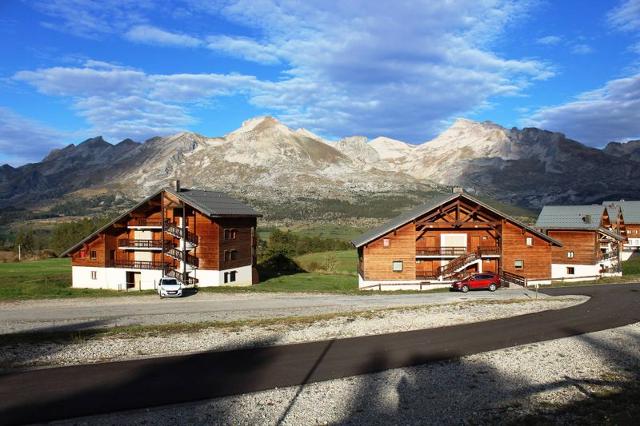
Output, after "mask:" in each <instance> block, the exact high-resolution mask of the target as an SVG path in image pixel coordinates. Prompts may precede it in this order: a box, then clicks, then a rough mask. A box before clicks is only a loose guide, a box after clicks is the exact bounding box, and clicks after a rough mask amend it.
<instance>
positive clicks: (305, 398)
mask: <svg viewBox="0 0 640 426" xmlns="http://www.w3.org/2000/svg"><path fill="white" fill-rule="evenodd" d="M639 371H640V323H636V324H633V325H629V326H625V327H620V328H616V329H611V330H605V331H600V332H596V333H589V334H584V335H580V336H575V337H569V338H563V339H558V340H552V341H546V342H541V343H535V344H528V345H522V346H516V347H512V348H508V349H503V350H496V351H492V352H485V353H481V354H477V355H471V356H465V357H462V358H460V359H457V360H453V361H448V362H441V363H436V364H429V365H423V366H419V367H411V368H400V369H394V370H387V371H384V372H382V373H376V374H368V375H361V376H355V377H347V378H343V379H337V380H330V381H326V382H319V383H313V384H307V385H303V386H296V387H288V388H283V389H274V390H269V391H263V392H256V393H252V394H245V395H238V396H232V397H224V398H218V399H213V400H206V401H199V402H195V403H188V404H180V405H173V406H164V407H159V408H148V409H144V410H135V411H129V412H123V413H115V414H109V415H101V416H92V417H86V418H80V419H74V420H73V421H65V422H57V423H55V424H81V425H111V424H156V425H173V424H246V425H263V424H264V425H272V424H279V423H280V424H290V425H300V424H407V425H409V424H438V425H441V424H452V425H459V424H495V423H507V422H514V423H519V422H521V419H522V418H523V416H526V415H535V416H536V417H535V418H536V422H535V423H538V422H541V421H544V422H545V423H546V424H594V422H597V420H594V418H591V417H590V416H592V415H593V414H595V413H594V412H593V408H590V409H589V410H590V411H588V412H587V416H586V417H585V416H584V413H583V414H582V417H580V414H579V412H575V411H574V410H573V409H572V410H563V411H561V412H560V413H558V411H557V410H558V409H559V408H562V407H565V406H567V405H569V404H580V402H584V401H588V400H590V399H591V398H592V397H594V396H597V395H606V394H608V393H612V392H618V391H620V390H624V389H625V388H626V387H628V386H629V385H630V383H631V382H634V381H636V382H637V380H638V378H639V376H638V372H639ZM606 414H607V415H611V414H613V413H612V412H610V411H607V412H606ZM628 421H632V419H628Z"/></svg>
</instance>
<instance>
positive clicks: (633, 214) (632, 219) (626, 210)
mask: <svg viewBox="0 0 640 426" xmlns="http://www.w3.org/2000/svg"><path fill="white" fill-rule="evenodd" d="M602 204H603V205H605V206H610V205H614V206H619V207H620V208H621V209H622V218H623V219H624V223H626V224H629V223H632V224H640V201H623V200H621V201H605V202H603V203H602Z"/></svg>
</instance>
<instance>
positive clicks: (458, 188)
mask: <svg viewBox="0 0 640 426" xmlns="http://www.w3.org/2000/svg"><path fill="white" fill-rule="evenodd" d="M453 193H454V194H464V189H463V188H462V187H461V186H454V187H453Z"/></svg>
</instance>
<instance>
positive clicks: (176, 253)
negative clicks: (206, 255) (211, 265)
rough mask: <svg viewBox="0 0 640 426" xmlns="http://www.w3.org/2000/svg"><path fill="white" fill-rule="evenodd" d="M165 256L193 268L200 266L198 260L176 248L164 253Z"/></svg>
mask: <svg viewBox="0 0 640 426" xmlns="http://www.w3.org/2000/svg"><path fill="white" fill-rule="evenodd" d="M165 254H167V255H169V256H171V257H173V258H174V259H177V260H181V261H183V262H187V263H188V264H189V265H192V266H195V267H196V268H197V267H198V266H200V259H198V258H197V257H195V256H194V255H192V254H189V253H186V252H184V251H182V250H178V249H176V248H171V249H169V250H167V251H166V252H165Z"/></svg>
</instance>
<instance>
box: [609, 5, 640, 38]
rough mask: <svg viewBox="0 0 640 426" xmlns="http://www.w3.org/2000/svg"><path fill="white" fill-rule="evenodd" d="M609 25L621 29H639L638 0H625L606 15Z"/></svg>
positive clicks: (639, 13) (639, 12) (639, 10)
mask: <svg viewBox="0 0 640 426" xmlns="http://www.w3.org/2000/svg"><path fill="white" fill-rule="evenodd" d="M607 20H608V23H609V25H610V26H611V27H613V28H615V29H618V30H621V31H640V0H625V1H623V2H621V3H620V5H619V6H618V7H616V8H614V9H613V10H612V11H611V12H609V14H608V15H607Z"/></svg>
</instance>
